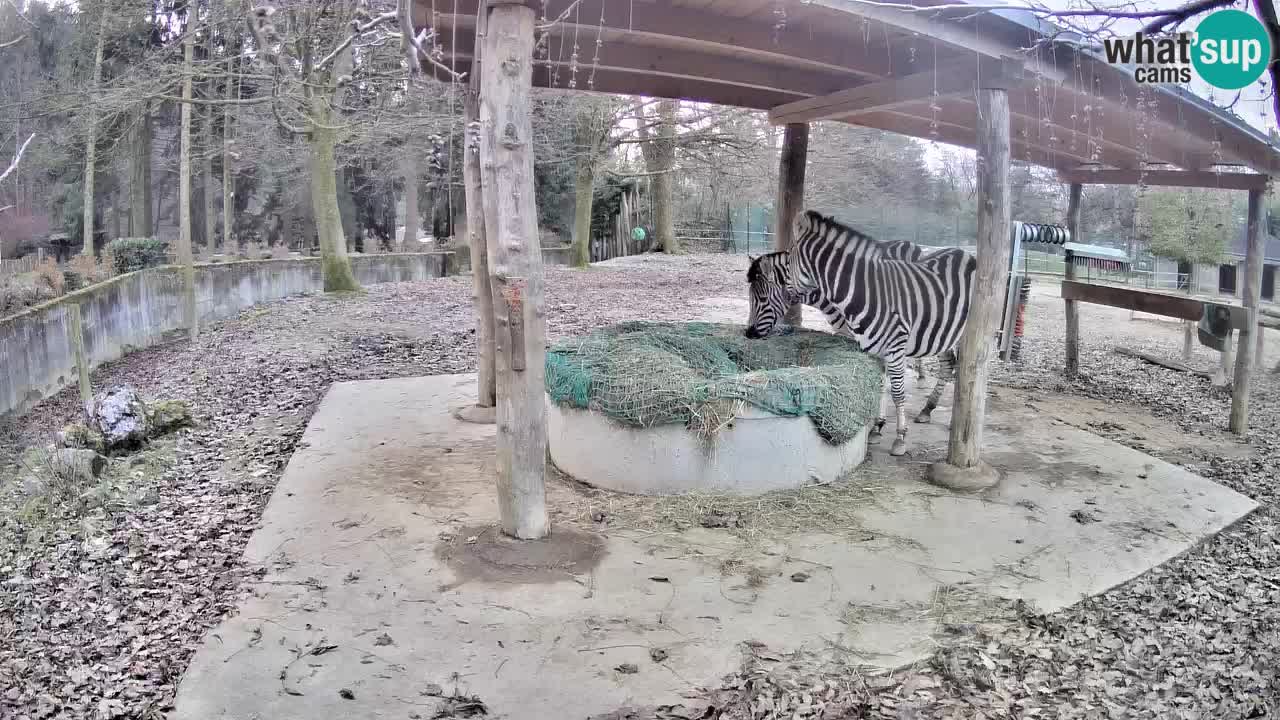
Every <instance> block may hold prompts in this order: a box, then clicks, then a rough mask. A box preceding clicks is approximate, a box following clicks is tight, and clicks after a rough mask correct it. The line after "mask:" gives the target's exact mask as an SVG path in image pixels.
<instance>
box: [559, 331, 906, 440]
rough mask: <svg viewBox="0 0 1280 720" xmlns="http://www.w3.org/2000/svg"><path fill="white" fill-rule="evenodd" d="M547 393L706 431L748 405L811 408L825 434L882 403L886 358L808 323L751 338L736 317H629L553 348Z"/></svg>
mask: <svg viewBox="0 0 1280 720" xmlns="http://www.w3.org/2000/svg"><path fill="white" fill-rule="evenodd" d="M546 370H547V372H546V383H547V392H548V394H550V396H551V398H552V400H554V401H555V402H557V403H560V404H561V405H566V406H570V407H575V408H579V409H586V410H594V411H596V412H600V413H603V414H604V415H607V416H608V417H610V418H612V419H614V420H616V421H618V422H620V423H623V424H624V425H629V426H632V427H652V426H654V425H665V424H682V425H685V426H686V427H687V428H689V430H690V431H691V432H695V433H697V434H698V435H700V436H701V437H703V438H704V439H706V440H711V439H712V438H714V437H715V434H716V433H717V432H719V431H720V430H721V429H722V428H724V427H726V426H728V425H730V424H731V423H732V422H733V420H734V418H736V417H738V416H739V415H740V414H741V413H742V412H743V409H744V408H745V407H746V406H747V405H751V406H754V407H757V408H760V409H761V410H764V411H767V412H770V413H772V414H774V415H782V416H789V417H796V416H800V415H807V416H808V417H810V418H811V419H812V420H813V423H814V425H815V427H816V428H817V430H818V434H819V435H821V436H822V438H823V439H824V440H826V441H827V442H829V443H831V444H833V445H840V444H843V443H845V442H847V441H848V440H851V439H852V438H854V437H855V436H856V435H857V434H858V433H859V432H860V431H861V430H862V429H863V428H864V427H865V426H866V425H867V423H868V422H870V421H871V420H872V419H873V418H875V417H876V415H877V414H878V412H879V403H880V394H881V387H882V378H883V367H882V364H881V362H880V361H879V360H878V359H876V358H875V357H873V356H871V355H868V354H866V353H864V352H862V351H861V350H859V349H858V348H857V347H856V346H855V345H854V344H853V343H852V342H850V341H849V340H848V339H846V338H842V337H838V336H835V335H832V334H829V333H821V332H813V331H809V330H800V331H796V332H794V333H791V334H787V335H781V336H776V337H771V338H768V339H765V340H748V339H746V338H745V337H743V335H742V329H741V327H739V326H735V325H716V324H711V323H698V322H695V323H685V324H670V323H650V322H627V323H621V324H618V325H614V326H612V327H609V328H606V329H604V330H599V331H597V332H594V333H591V334H589V335H587V336H585V337H582V338H577V339H575V340H571V341H568V342H564V343H561V344H559V345H556V346H555V347H553V348H551V349H550V350H549V351H548V352H547V360H546Z"/></svg>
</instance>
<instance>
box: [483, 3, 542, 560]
mask: <svg viewBox="0 0 1280 720" xmlns="http://www.w3.org/2000/svg"><path fill="white" fill-rule="evenodd" d="M534 17H535V13H534V10H533V8H531V7H529V6H527V5H524V4H515V3H513V2H511V0H489V17H488V21H487V25H486V27H485V33H484V38H483V40H482V42H481V52H482V57H483V58H484V63H483V65H481V67H480V177H481V194H482V195H483V196H484V211H485V233H486V235H487V238H486V240H487V241H488V242H487V246H488V247H487V249H488V255H489V279H490V284H491V286H492V296H493V310H494V346H495V348H496V349H497V353H496V355H495V359H496V361H497V362H496V365H497V373H496V374H497V388H498V402H497V424H498V508H499V513H500V516H501V525H502V529H503V531H504V532H506V533H507V534H508V535H512V536H515V537H517V538H522V539H534V538H541V537H545V536H546V535H547V534H548V533H549V532H550V529H551V528H550V520H549V519H548V517H547V507H546V488H545V486H544V482H543V480H544V470H545V467H546V458H547V416H546V401H545V399H544V398H545V395H546V388H545V380H544V373H545V368H544V366H543V363H544V362H545V361H546V345H545V343H546V311H545V309H544V307H543V280H542V251H541V248H540V246H539V243H538V215H537V207H536V206H535V204H534V183H533V147H532V142H531V141H532V135H533V128H532V123H531V119H530V112H529V110H530V94H531V90H532V80H533V66H532V59H533V26H534Z"/></svg>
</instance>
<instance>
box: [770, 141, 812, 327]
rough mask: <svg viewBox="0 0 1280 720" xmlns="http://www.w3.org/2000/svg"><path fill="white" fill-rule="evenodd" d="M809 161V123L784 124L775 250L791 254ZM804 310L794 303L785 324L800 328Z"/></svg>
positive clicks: (779, 168)
mask: <svg viewBox="0 0 1280 720" xmlns="http://www.w3.org/2000/svg"><path fill="white" fill-rule="evenodd" d="M808 159H809V123H787V125H786V127H785V128H784V129H783V132H782V156H781V157H780V158H779V159H778V205H777V208H778V211H777V213H775V215H776V217H775V218H774V226H775V228H776V230H775V232H774V235H773V240H774V246H773V249H774V250H790V249H791V246H792V244H793V243H794V242H795V238H793V237H792V236H791V234H792V232H793V226H792V221H794V220H795V217H796V215H797V214H799V213H800V211H801V210H803V209H804V171H805V165H806V163H807V162H808ZM803 313H804V306H803V305H801V304H799V303H796V304H795V305H792V306H791V307H790V309H788V310H787V323H788V324H790V325H792V326H794V327H800V325H801V324H802V323H803V318H804V314H803Z"/></svg>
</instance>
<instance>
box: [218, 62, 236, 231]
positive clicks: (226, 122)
mask: <svg viewBox="0 0 1280 720" xmlns="http://www.w3.org/2000/svg"><path fill="white" fill-rule="evenodd" d="M231 69H234V68H231ZM235 82H236V81H235V79H234V78H228V79H227V100H234V99H235V96H236V94H237V93H236V91H235ZM232 152H233V150H232V139H231V105H230V104H228V105H227V106H226V107H225V108H223V111H222V252H223V253H224V254H227V255H230V254H232V253H233V252H234V251H235V248H234V247H233V244H234V243H233V241H232V235H233V232H232V231H233V227H234V223H235V219H234V218H233V216H232V213H233V212H234V210H235V203H236V191H235V176H234V174H233V173H232V172H231V167H232V164H233V163H234V162H235V160H233V159H232V157H231V154H232Z"/></svg>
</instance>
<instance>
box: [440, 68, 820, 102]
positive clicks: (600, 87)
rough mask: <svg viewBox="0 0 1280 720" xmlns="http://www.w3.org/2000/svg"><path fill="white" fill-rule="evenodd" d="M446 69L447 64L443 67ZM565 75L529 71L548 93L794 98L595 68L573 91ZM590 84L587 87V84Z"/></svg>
mask: <svg viewBox="0 0 1280 720" xmlns="http://www.w3.org/2000/svg"><path fill="white" fill-rule="evenodd" d="M446 66H448V65H446ZM452 67H453V69H454V70H456V71H457V72H465V73H470V72H471V59H470V58H458V61H457V63H456V64H455V65H453V66H452ZM423 71H424V72H426V73H427V74H428V75H429V76H431V77H434V78H435V79H436V80H440V81H442V82H448V78H447V77H444V76H443V75H442V74H441V73H440V72H438V71H436V70H435V69H434V68H433V67H431V66H424V67H423ZM565 81H566V72H565V70H564V69H563V68H561V70H560V83H561V84H560V85H554V86H553V85H552V84H551V82H550V73H549V72H548V68H547V67H546V65H544V64H542V63H541V62H539V63H537V64H535V66H534V69H533V86H534V87H536V88H543V89H548V90H560V91H564V92H597V93H612V94H616V95H640V96H644V97H655V98H670V99H672V100H689V101H693V102H705V103H711V104H713V105H727V106H729V107H739V108H747V109H751V110H768V109H769V108H771V107H773V106H775V105H781V104H783V103H786V102H790V101H791V100H795V99H796V95H795V94H792V93H786V92H782V91H780V90H762V89H759V88H749V87H743V86H740V85H729V84H725V83H717V82H712V81H709V80H703V79H699V78H690V77H682V76H672V75H655V74H653V73H648V72H644V71H641V70H629V69H626V70H624V69H615V68H603V67H602V68H597V69H596V71H595V74H594V76H593V75H592V73H591V70H590V68H581V69H579V71H578V86H577V87H576V88H573V89H569V88H567V87H564V83H565ZM589 82H590V84H588V83H589Z"/></svg>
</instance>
